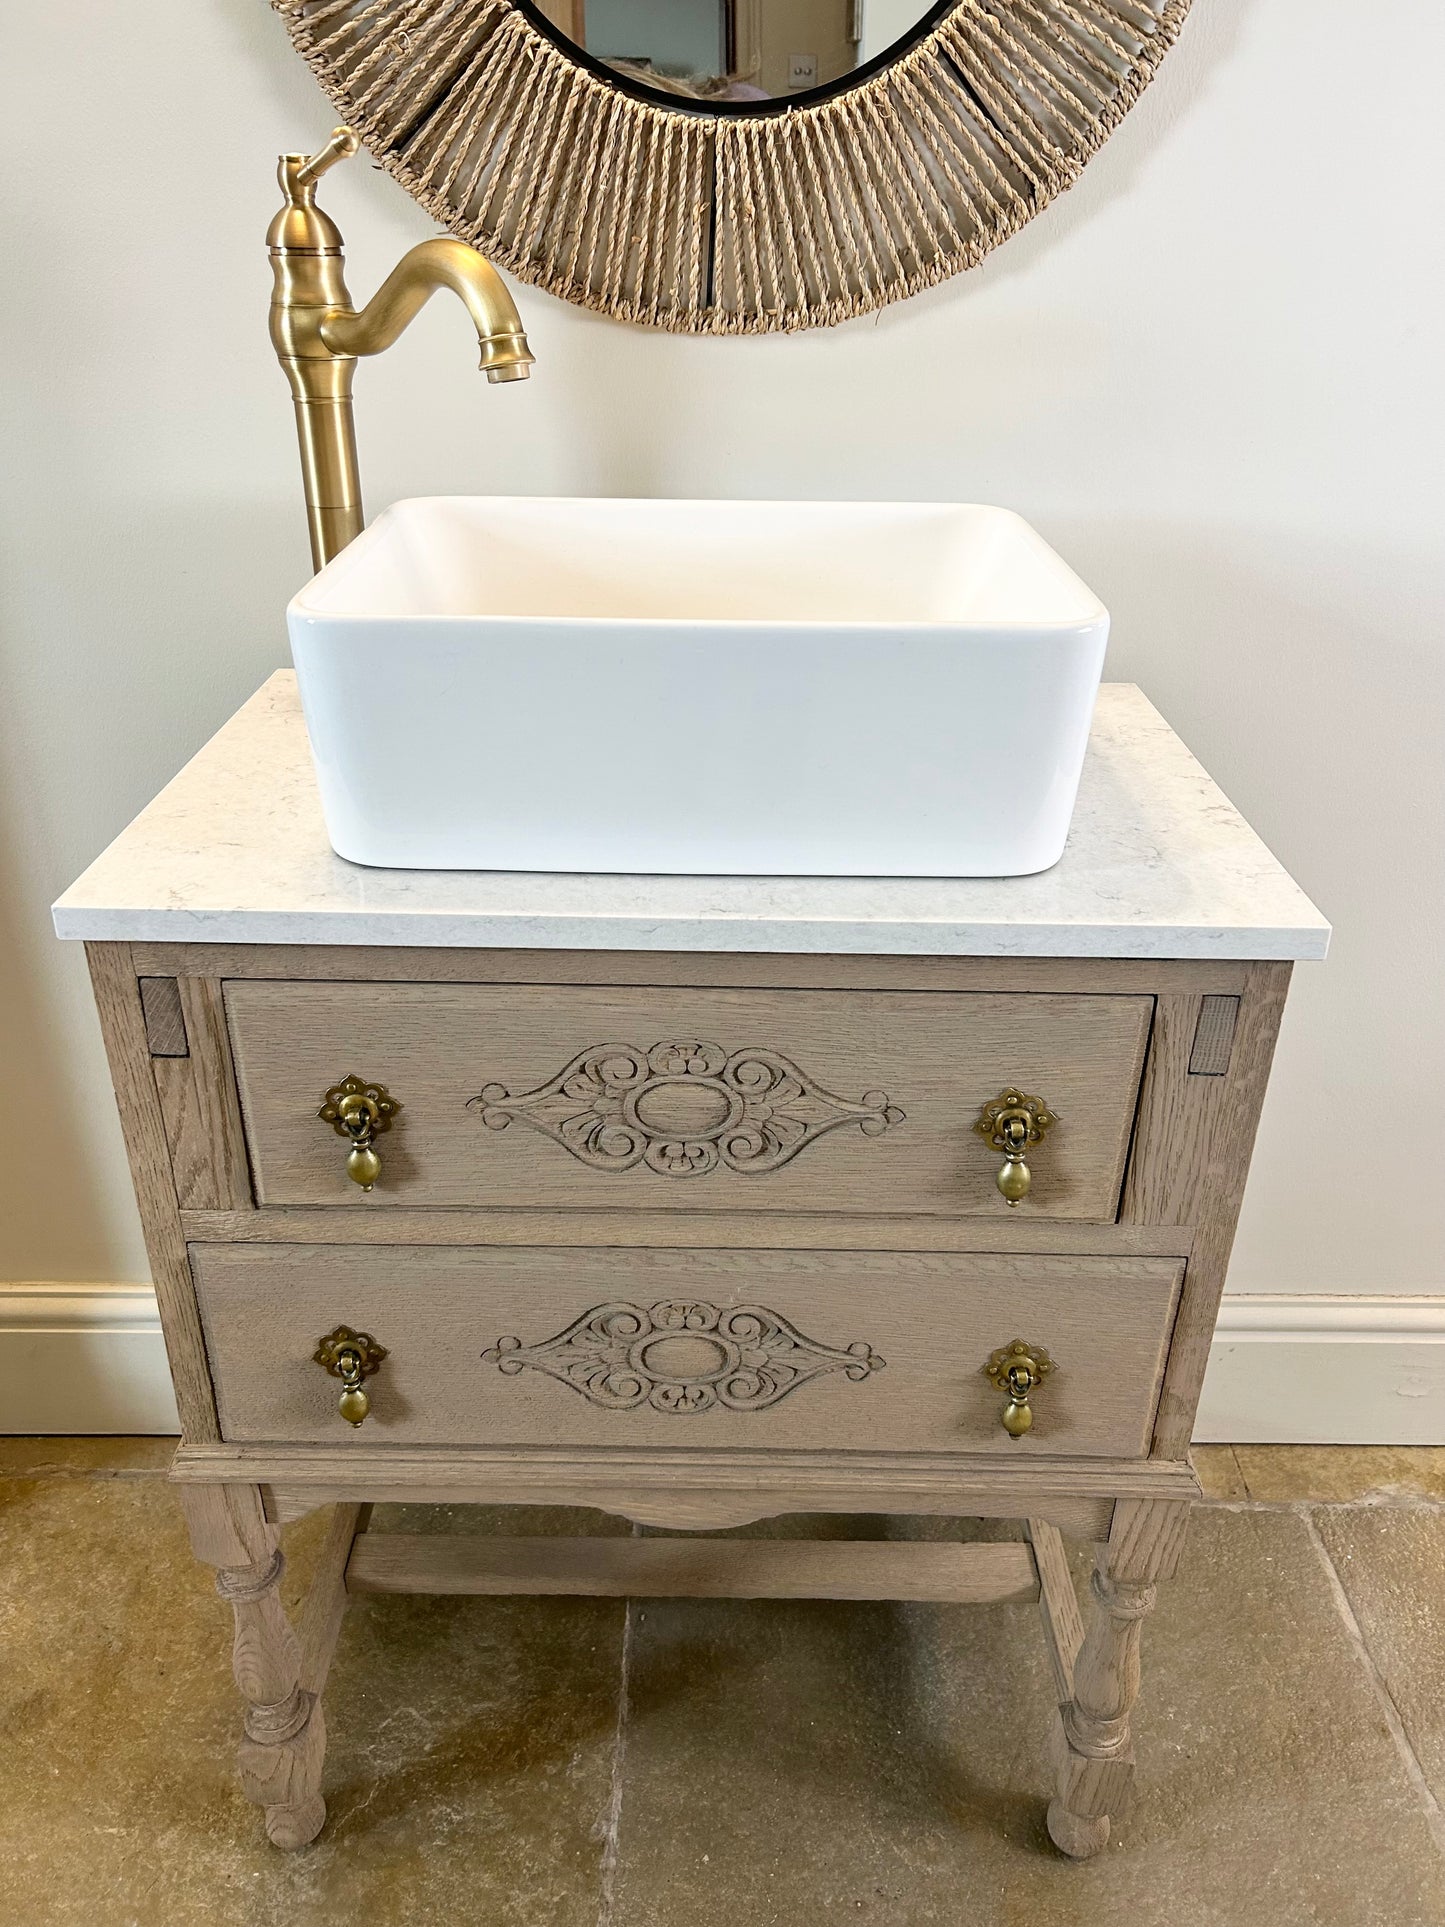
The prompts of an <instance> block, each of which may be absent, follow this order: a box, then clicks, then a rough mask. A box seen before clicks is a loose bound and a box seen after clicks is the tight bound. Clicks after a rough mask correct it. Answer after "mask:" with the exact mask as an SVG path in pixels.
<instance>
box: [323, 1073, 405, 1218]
mask: <svg viewBox="0 0 1445 1927" xmlns="http://www.w3.org/2000/svg"><path fill="white" fill-rule="evenodd" d="M400 1109H401V1105H400V1104H399V1103H398V1102H397V1100H396V1099H395V1098H394V1097H393V1096H392V1095H391V1093H390V1092H389V1091H388V1090H387V1088H386V1086H385V1085H384V1084H369V1083H367V1082H366V1081H365V1079H363V1078H360V1077H356V1076H355V1075H353V1076H350V1077H343V1078H342V1080H341V1082H340V1083H339V1084H333V1085H332V1087H331V1089H330V1090H329V1091H328V1092H327V1093H326V1096H325V1097H324V1098H323V1099H322V1103H321V1109H320V1110H319V1111H318V1112H317V1113H316V1115H317V1116H318V1117H319V1118H321V1119H322V1120H323V1122H324V1123H327V1124H329V1125H330V1126H331V1128H332V1130H333V1131H335V1133H336V1135H337V1136H338V1137H344V1138H346V1139H348V1140H349V1142H350V1145H351V1149H350V1150H349V1151H348V1152H347V1154H346V1175H347V1177H349V1178H350V1179H351V1181H352V1183H353V1184H359V1185H360V1186H361V1188H362V1190H363V1191H369V1190H370V1189H371V1188H372V1186H373V1185H374V1184H375V1183H376V1180H377V1179H378V1178H379V1177H380V1176H381V1159H380V1157H379V1156H378V1154H377V1151H376V1146H375V1143H374V1140H375V1138H376V1137H377V1136H378V1135H379V1134H380V1133H381V1132H382V1131H389V1130H390V1129H391V1120H392V1119H393V1118H394V1117H395V1116H396V1114H397V1112H398V1111H399V1110H400Z"/></svg>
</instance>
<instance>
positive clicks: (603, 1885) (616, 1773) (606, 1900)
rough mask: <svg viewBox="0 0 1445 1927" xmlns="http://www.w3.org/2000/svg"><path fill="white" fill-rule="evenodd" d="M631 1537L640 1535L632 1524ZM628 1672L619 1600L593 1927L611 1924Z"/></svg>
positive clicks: (625, 1612)
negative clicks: (613, 1715)
mask: <svg viewBox="0 0 1445 1927" xmlns="http://www.w3.org/2000/svg"><path fill="white" fill-rule="evenodd" d="M632 1536H633V1537H634V1538H639V1537H640V1536H641V1535H640V1533H639V1531H638V1528H637V1527H636V1526H635V1525H634V1526H633V1528H632ZM631 1675H632V1601H631V1600H630V1599H625V1600H624V1601H623V1602H622V1655H621V1659H620V1661H619V1663H618V1669H617V1725H616V1728H615V1729H614V1732H613V1738H612V1774H611V1783H610V1785H609V1787H608V1793H607V1814H606V1818H605V1819H604V1820H603V1823H602V1871H601V1878H600V1882H599V1886H600V1892H599V1895H598V1902H597V1927H612V1910H613V1904H614V1902H615V1900H616V1897H617V1860H618V1850H619V1844H620V1841H621V1837H622V1783H623V1775H624V1769H625V1767H626V1763H627V1716H628V1712H629V1706H628V1689H629V1686H630V1684H631Z"/></svg>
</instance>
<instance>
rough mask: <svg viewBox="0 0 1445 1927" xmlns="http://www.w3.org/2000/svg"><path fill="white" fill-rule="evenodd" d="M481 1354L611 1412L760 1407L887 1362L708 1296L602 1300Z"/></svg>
mask: <svg viewBox="0 0 1445 1927" xmlns="http://www.w3.org/2000/svg"><path fill="white" fill-rule="evenodd" d="M482 1357H483V1358H484V1359H485V1360H487V1361H488V1362H489V1363H492V1364H495V1365H496V1366H497V1367H498V1369H499V1370H501V1371H503V1372H506V1373H507V1374H509V1375H510V1376H515V1374H517V1373H518V1372H523V1371H528V1370H531V1371H538V1372H545V1373H546V1374H547V1376H548V1377H549V1378H555V1379H557V1380H558V1381H559V1382H560V1383H561V1384H563V1385H570V1386H571V1387H572V1389H573V1391H575V1392H580V1393H581V1394H582V1396H583V1397H584V1398H586V1399H588V1400H590V1401H591V1403H592V1404H593V1405H600V1406H601V1407H602V1408H603V1410H604V1411H609V1412H631V1411H635V1410H636V1409H637V1407H638V1406H640V1405H650V1406H651V1407H652V1409H653V1410H654V1411H656V1412H708V1411H712V1410H714V1409H715V1408H717V1407H719V1406H721V1407H723V1408H724V1409H725V1410H727V1411H729V1412H760V1411H762V1410H763V1409H764V1408H765V1407H766V1406H769V1405H776V1404H777V1403H778V1401H779V1399H783V1398H786V1397H787V1396H788V1394H789V1393H790V1392H795V1391H796V1390H797V1389H798V1387H799V1386H800V1385H804V1384H806V1383H807V1382H808V1380H809V1379H811V1378H820V1377H822V1376H823V1374H824V1373H827V1372H842V1373H843V1374H844V1375H845V1376H846V1377H847V1378H850V1379H853V1380H855V1381H857V1380H861V1379H865V1378H867V1377H868V1376H869V1374H870V1373H872V1372H878V1371H881V1370H882V1369H883V1365H884V1360H883V1359H881V1358H880V1357H879V1356H878V1354H877V1353H876V1352H875V1351H874V1350H873V1348H872V1346H871V1345H869V1344H867V1343H865V1342H863V1341H862V1340H860V1341H859V1342H857V1343H856V1344H852V1345H848V1346H846V1347H844V1348H842V1349H839V1348H838V1347H837V1346H833V1345H824V1344H821V1343H820V1342H819V1341H818V1340H817V1339H815V1338H809V1337H807V1336H806V1335H805V1334H804V1333H803V1332H800V1331H799V1330H798V1329H797V1327H796V1326H795V1325H790V1324H789V1323H788V1321H787V1319H786V1318H782V1317H780V1316H779V1315H778V1313H777V1312H775V1311H769V1310H768V1309H767V1308H766V1306H764V1305H733V1306H718V1305H710V1304H707V1303H705V1302H704V1301H702V1300H701V1299H665V1300H663V1301H662V1302H661V1303H660V1304H656V1305H627V1304H611V1305H598V1306H595V1307H594V1308H593V1309H592V1310H591V1311H586V1312H583V1314H582V1316H581V1317H580V1318H578V1319H576V1320H575V1321H574V1322H573V1323H572V1324H570V1325H569V1326H568V1327H567V1328H566V1330H565V1331H561V1332H558V1334H557V1335H556V1337H555V1338H547V1339H544V1340H543V1341H542V1342H541V1344H539V1345H524V1344H523V1343H522V1341H521V1339H520V1338H499V1339H498V1340H497V1342H496V1344H495V1345H493V1346H492V1347H490V1349H489V1350H487V1351H485V1352H483V1353H482Z"/></svg>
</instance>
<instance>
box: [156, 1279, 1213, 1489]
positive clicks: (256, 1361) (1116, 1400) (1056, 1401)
mask: <svg viewBox="0 0 1445 1927" xmlns="http://www.w3.org/2000/svg"><path fill="white" fill-rule="evenodd" d="M191 1259H192V1267H193V1270H194V1273H195V1278H196V1283H197V1288H198V1291H199V1296H200V1303H201V1315H202V1320H203V1323H204V1327H205V1333H206V1344H207V1347H208V1351H209V1355H210V1360H211V1369H212V1373H213V1376H214V1379H215V1383H216V1392H217V1399H218V1403H219V1409H220V1418H221V1429H222V1433H223V1435H224V1436H225V1437H226V1438H227V1439H230V1440H236V1441H243V1440H251V1441H256V1440H275V1441H281V1440H295V1441H300V1442H313V1443H318V1444H320V1443H329V1444H333V1445H336V1446H338V1447H342V1448H344V1447H345V1445H346V1443H347V1441H348V1439H350V1438H352V1437H362V1438H365V1439H366V1440H367V1441H368V1442H369V1443H370V1444H377V1443H383V1442H385V1441H386V1440H394V1441H395V1442H396V1443H397V1444H399V1445H401V1444H412V1445H415V1444H437V1445H443V1444H485V1445H525V1446H538V1445H557V1446H572V1447H579V1446H580V1447H593V1446H597V1447H606V1446H612V1447H630V1448H635V1447H637V1446H645V1447H653V1446H656V1447H669V1448H676V1447H687V1448H698V1447H701V1448H706V1447H708V1446H715V1447H725V1448H728V1449H736V1448H738V1447H759V1448H764V1449H766V1448H769V1447H772V1448H777V1449H780V1450H781V1449H794V1450H796V1449H813V1450H820V1451H827V1450H844V1451H858V1450H866V1451H875V1452H891V1451H898V1452H929V1453H937V1452H950V1451H968V1452H979V1451H983V1452H992V1451H997V1452H998V1453H999V1454H1000V1455H1002V1456H1004V1457H1006V1458H1009V1459H1010V1460H1011V1461H1016V1462H1020V1463H1022V1462H1023V1460H1025V1459H1027V1458H1028V1457H1029V1455H1030V1454H1035V1453H1039V1452H1044V1453H1071V1454H1084V1455H1090V1454H1093V1455H1107V1456H1121V1457H1122V1456H1129V1455H1139V1454H1144V1453H1146V1452H1147V1451H1148V1448H1149V1440H1150V1434H1151V1429H1152V1425H1153V1417H1154V1407H1155V1403H1156V1400H1157V1397H1158V1386H1159V1381H1160V1376H1161V1373H1162V1369H1163V1362H1164V1356H1165V1352H1166V1350H1167V1347H1168V1341H1169V1332H1170V1329H1171V1326H1172V1322H1173V1316H1174V1307H1175V1302H1176V1298H1177V1294H1178V1289H1179V1282H1180V1279H1181V1276H1182V1273H1183V1266H1182V1264H1180V1263H1178V1262H1176V1261H1174V1260H1172V1259H1156V1258H1124V1259H1112V1258H1088V1259H1071V1258H1027V1259H1025V1258H1018V1257H1008V1258H996V1257H978V1256H968V1257H957V1256H952V1255H948V1256H943V1255H937V1254H931V1253H930V1254H926V1255H921V1254H917V1253H907V1254H900V1255H896V1256H895V1255H892V1254H889V1253H883V1252H863V1253H858V1252H832V1251H822V1252H818V1251H813V1252H779V1253H774V1252H764V1253H746V1254H738V1253H732V1252H715V1251H707V1252H700V1251H690V1252H653V1251H641V1250H620V1251H619V1250H607V1251H600V1250H570V1251H556V1250H545V1251H542V1250H520V1249H487V1250H482V1249H451V1248H446V1247H418V1246H394V1247H378V1246H366V1245H356V1246H341V1245H309V1246H308V1245H286V1246H266V1245H260V1246H257V1245H251V1246H237V1245H194V1246H192V1248H191ZM339 1332H341V1333H352V1334H364V1335H365V1338H366V1342H367V1345H368V1347H370V1346H373V1345H374V1346H378V1347H382V1348H384V1353H383V1355H382V1357H381V1362H380V1364H379V1365H377V1366H376V1368H375V1370H374V1371H373V1372H372V1374H371V1375H370V1376H368V1377H367V1378H366V1381H365V1387H364V1390H365V1392H366V1394H367V1399H368V1402H369V1408H370V1409H369V1413H368V1414H367V1416H366V1418H365V1424H364V1428H363V1429H362V1430H361V1431H359V1432H358V1431H354V1430H353V1427H352V1426H351V1425H350V1424H348V1423H347V1422H346V1419H345V1418H344V1417H343V1416H342V1415H341V1411H340V1410H339V1409H338V1393H339V1391H340V1389H341V1388H340V1385H339V1384H338V1378H339V1376H340V1374H338V1373H337V1372H336V1371H335V1370H333V1369H330V1365H329V1364H328V1361H330V1364H331V1365H334V1357H335V1353H336V1349H337V1345H338V1343H339V1342H341V1341H339V1340H338V1333H339ZM1015 1339H1019V1340H1023V1341H1025V1342H1026V1343H1027V1344H1028V1346H1029V1347H1031V1348H1032V1354H1033V1355H1034V1356H1037V1355H1038V1353H1039V1352H1041V1351H1042V1352H1043V1353H1044V1354H1045V1355H1046V1357H1047V1360H1048V1361H1049V1362H1050V1364H1051V1369H1049V1370H1048V1376H1047V1377H1046V1378H1044V1379H1042V1380H1041V1381H1040V1382H1039V1384H1038V1386H1037V1389H1036V1390H1035V1391H1034V1392H1033V1393H1032V1397H1031V1401H1030V1402H1031V1406H1032V1412H1031V1417H1032V1424H1031V1426H1030V1427H1029V1429H1028V1431H1027V1435H1026V1436H1025V1437H1017V1438H1016V1437H1011V1436H1010V1434H1009V1432H1008V1431H1006V1430H1005V1429H1004V1425H1003V1413H1004V1410H1005V1406H1006V1403H1007V1398H1006V1395H1005V1393H1004V1392H1003V1391H1002V1390H1001V1389H1000V1385H1001V1381H1000V1380H991V1379H990V1378H989V1376H988V1375H987V1372H986V1369H985V1368H986V1366H987V1365H988V1364H989V1361H990V1359H991V1357H992V1356H993V1354H994V1353H995V1352H997V1351H998V1350H999V1349H1000V1348H1007V1347H1008V1346H1009V1345H1010V1344H1011V1342H1012V1341H1013V1340H1015ZM358 1342H359V1341H358ZM318 1348H321V1350H322V1362H318V1361H317V1354H318ZM343 1382H344V1381H343Z"/></svg>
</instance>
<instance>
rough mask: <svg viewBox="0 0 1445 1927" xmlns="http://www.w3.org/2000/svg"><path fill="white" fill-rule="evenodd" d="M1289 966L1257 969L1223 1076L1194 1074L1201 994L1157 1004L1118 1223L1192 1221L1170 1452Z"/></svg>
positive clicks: (1195, 1396) (1166, 1418)
mask: <svg viewBox="0 0 1445 1927" xmlns="http://www.w3.org/2000/svg"><path fill="white" fill-rule="evenodd" d="M1291 969H1292V966H1291V965H1290V964H1287V963H1257V964H1251V965H1250V966H1249V968H1248V970H1247V972H1246V975H1245V986H1244V990H1243V993H1242V995H1241V998H1240V1006H1239V1018H1238V1023H1237V1025H1236V1028H1235V1033H1234V1042H1233V1048H1232V1051H1231V1054H1230V1060H1229V1069H1228V1071H1227V1073H1225V1074H1224V1075H1222V1076H1221V1075H1211V1076H1200V1075H1198V1074H1197V1073H1191V1071H1190V1057H1191V1054H1192V1052H1193V1049H1194V1041H1195V1035H1196V1032H1197V1030H1198V1027H1199V1016H1200V998H1199V996H1197V995H1194V994H1189V995H1166V996H1161V997H1160V999H1159V1001H1158V1006H1157V1010H1156V1015H1155V1022H1154V1036H1153V1039H1152V1041H1151V1045H1150V1050H1149V1059H1148V1064H1147V1066H1146V1068H1145V1072H1144V1090H1143V1096H1142V1099H1141V1102H1140V1108H1139V1128H1138V1132H1137V1134H1136V1137H1135V1144H1134V1156H1133V1158H1132V1160H1131V1162H1130V1167H1129V1174H1128V1178H1127V1180H1126V1182H1125V1187H1124V1207H1123V1211H1122V1213H1121V1222H1122V1223H1124V1224H1134V1225H1152V1226H1161V1225H1180V1226H1186V1225H1187V1226H1192V1227H1193V1237H1192V1245H1191V1256H1190V1260H1189V1269H1188V1272H1187V1274H1186V1277H1185V1281H1184V1294H1183V1298H1182V1300H1181V1303H1180V1307H1179V1317H1178V1320H1177V1321H1176V1325H1175V1331H1174V1340H1173V1344H1172V1346H1171V1348H1170V1354H1169V1365H1168V1369H1167V1371H1166V1374H1165V1380H1164V1390H1163V1393H1162V1395H1161V1397H1160V1401H1159V1414H1158V1419H1157V1422H1156V1425H1155V1430H1154V1451H1155V1452H1156V1453H1158V1454H1162V1455H1163V1456H1166V1457H1171V1456H1172V1457H1178V1456H1180V1455H1181V1454H1183V1453H1184V1452H1185V1451H1187V1450H1188V1446H1189V1439H1190V1434H1191V1432H1192V1430H1193V1425H1194V1412H1195V1408H1196V1406H1197V1405H1198V1402H1199V1389H1200V1386H1201V1385H1202V1383H1203V1381H1204V1371H1205V1367H1206V1366H1207V1364H1208V1362H1209V1346H1210V1341H1211V1340H1212V1338H1213V1336H1214V1321H1215V1319H1216V1317H1217V1316H1218V1312H1219V1300H1220V1296H1221V1294H1222V1293H1223V1290H1224V1280H1225V1274H1226V1272H1227V1270H1228V1267H1229V1253H1230V1247H1231V1246H1232V1245H1233V1242H1234V1230H1235V1225H1236V1224H1237V1222H1238V1219H1239V1207H1240V1203H1241V1201H1242V1199H1243V1196H1244V1183H1245V1179H1246V1177H1247V1176H1248V1173H1249V1160H1250V1155H1251V1153H1252V1151H1253V1149H1254V1136H1255V1131H1256V1129H1257V1127H1258V1124H1259V1114H1260V1108H1261V1106H1262V1104H1263V1102H1264V1092H1265V1086H1266V1084H1267V1083H1268V1081H1269V1069H1270V1063H1271V1061H1272V1059H1273V1056H1274V1046H1275V1039H1276V1038H1277V1036H1278V1035H1279V1023H1280V1017H1281V1015H1282V1014H1283V1011H1284V1001H1285V996H1286V994H1287V992H1288V990H1289V980H1290V972H1291Z"/></svg>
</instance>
